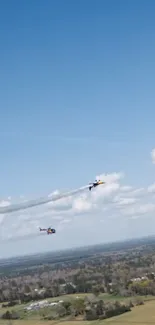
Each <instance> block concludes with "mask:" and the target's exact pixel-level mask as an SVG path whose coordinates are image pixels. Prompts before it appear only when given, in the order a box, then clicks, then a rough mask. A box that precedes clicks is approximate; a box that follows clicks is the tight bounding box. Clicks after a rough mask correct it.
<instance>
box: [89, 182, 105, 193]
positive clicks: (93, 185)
mask: <svg viewBox="0 0 155 325" xmlns="http://www.w3.org/2000/svg"><path fill="white" fill-rule="evenodd" d="M101 184H105V182H103V181H100V179H99V180H98V181H97V180H95V182H94V183H89V185H90V186H89V191H91V189H92V188H93V187H96V186H98V185H101Z"/></svg>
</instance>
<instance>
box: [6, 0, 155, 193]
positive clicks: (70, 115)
mask: <svg viewBox="0 0 155 325" xmlns="http://www.w3.org/2000/svg"><path fill="white" fill-rule="evenodd" d="M154 12H155V2H154V1H153V0H150V1H144V0H141V1H138V0H134V1H133V0H131V1H123V0H117V1H115V0H109V1H103V0H98V1H95V0H89V1H88V0H84V1H83V0H78V1H71V0H66V1H63V0H57V1H50V0H46V1H37V0H34V1H30V0H27V1H19V0H18V1H17V0H14V2H12V1H9V0H7V1H5V2H4V1H3V2H2V3H1V4H0V40H1V51H0V71H1V76H0V88H1V96H0V108H1V118H0V145H1V168H0V179H1V191H0V197H1V198H2V199H3V198H6V197H8V196H11V197H15V198H17V197H19V196H20V195H25V196H26V197H29V198H31V197H37V196H40V195H45V194H48V193H49V192H50V191H53V190H55V189H62V190H63V189H71V188H77V187H78V186H82V185H84V184H86V183H87V182H89V181H91V180H92V179H93V178H94V177H95V175H97V174H102V173H112V172H119V171H124V172H125V173H126V182H127V183H130V184H131V185H133V186H139V187H141V186H147V185H149V184H150V183H153V181H154V168H153V165H152V164H151V159H150V152H151V150H152V148H153V147H154V120H155V110H154V104H155V99H154V85H155V60H154V58H155V41H154V35H155V19H154Z"/></svg>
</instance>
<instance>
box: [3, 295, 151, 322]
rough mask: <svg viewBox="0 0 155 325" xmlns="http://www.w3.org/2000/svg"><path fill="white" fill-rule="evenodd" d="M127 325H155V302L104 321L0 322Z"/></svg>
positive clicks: (35, 320)
mask: <svg viewBox="0 0 155 325" xmlns="http://www.w3.org/2000/svg"><path fill="white" fill-rule="evenodd" d="M3 324H4V325H6V324H8V325H26V324H29V325H45V324H49V325H61V324H63V325H98V324H100V325H103V324H107V325H108V324H109V325H115V324H117V325H125V324H132V325H137V324H144V325H149V324H155V301H149V302H147V303H146V304H145V305H144V306H137V307H134V308H133V309H132V311H131V312H128V313H126V314H123V315H120V316H116V317H112V318H109V319H106V320H102V321H98V320H97V321H80V320H74V321H39V320H37V319H34V320H33V319H31V320H18V321H11V322H10V324H9V322H8V321H2V320H1V321H0V325H3Z"/></svg>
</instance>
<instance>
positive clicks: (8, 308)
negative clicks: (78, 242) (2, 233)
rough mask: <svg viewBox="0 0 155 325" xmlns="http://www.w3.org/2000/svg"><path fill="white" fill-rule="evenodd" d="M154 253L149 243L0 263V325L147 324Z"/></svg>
mask: <svg viewBox="0 0 155 325" xmlns="http://www.w3.org/2000/svg"><path fill="white" fill-rule="evenodd" d="M154 252H155V238H154V237H150V238H143V239H141V240H135V241H127V242H119V243H113V244H109V245H98V246H94V247H87V248H81V249H79V250H75V251H73V250H72V251H65V252H63V251H62V252H58V253H48V254H45V255H42V256H41V257H39V256H37V255H36V256H35V257H34V256H29V257H28V256H25V257H22V258H20V257H18V258H15V259H12V260H11V262H10V261H9V259H8V260H6V259H5V260H1V269H0V270H1V277H0V324H6V325H8V324H9V325H11V324H14V325H16V324H21V325H22V324H23V325H24V324H30V325H31V324H51V325H54V324H61V323H63V324H64V325H67V324H68V325H75V324H82V325H87V324H92V325H93V324H94V325H95V324H98V323H99V324H105V323H110V324H115V323H116V324H122V323H123V324H125V323H129V324H130V323H131V324H133V325H134V324H138V323H139V324H150V323H153V322H154V320H155V253H154ZM39 259H40V260H39ZM47 260H48V262H47Z"/></svg>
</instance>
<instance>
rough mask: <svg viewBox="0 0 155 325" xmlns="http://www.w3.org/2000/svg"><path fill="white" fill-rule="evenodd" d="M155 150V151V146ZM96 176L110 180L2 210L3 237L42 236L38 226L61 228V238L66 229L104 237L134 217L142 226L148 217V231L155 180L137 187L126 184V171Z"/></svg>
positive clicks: (153, 209)
mask: <svg viewBox="0 0 155 325" xmlns="http://www.w3.org/2000/svg"><path fill="white" fill-rule="evenodd" d="M152 152H155V149H153V150H152ZM152 152H151V157H152V162H153V163H154V159H153V154H152ZM96 178H100V179H102V180H104V181H105V182H106V184H105V185H101V186H98V187H96V188H94V189H93V190H92V191H91V192H90V191H89V190H88V189H85V191H84V192H79V191H77V192H76V193H75V195H74V196H72V195H68V196H67V197H64V198H62V199H61V200H58V201H53V202H52V201H51V202H47V203H46V204H44V205H42V206H38V207H34V208H33V209H27V210H25V211H16V212H13V213H9V214H1V215H0V225H1V227H0V239H1V241H6V240H7V241H8V240H9V241H10V240H12V241H16V240H21V239H25V240H26V239H30V238H35V237H42V235H41V234H40V232H39V229H38V228H39V227H40V226H41V227H48V226H52V227H55V228H56V230H57V233H56V235H54V236H56V237H57V236H58V238H59V239H60V235H61V236H64V237H63V238H66V237H65V235H64V234H65V233H67V236H70V240H71V239H72V240H74V238H75V237H76V236H78V237H79V236H81V238H82V236H83V235H82V234H85V236H86V237H87V236H88V235H89V236H92V237H91V238H92V242H93V241H94V237H93V233H94V231H96V233H97V232H98V233H99V234H100V238H102V233H103V234H105V232H106V229H110V230H109V231H110V234H111V236H112V234H115V232H116V231H117V233H119V232H120V235H121V232H123V231H124V230H123V229H124V228H123V227H124V226H122V225H126V228H127V227H128V226H130V222H131V221H132V222H134V223H135V225H136V227H138V224H136V222H137V220H138V222H139V225H140V222H141V220H142V219H146V221H147V222H146V223H145V225H146V227H145V229H144V230H145V231H146V235H147V224H148V223H149V218H153V219H152V220H154V214H155V183H152V184H149V185H148V186H147V187H133V186H132V185H131V184H126V182H125V174H124V173H122V172H114V173H111V174H108V175H105V174H102V175H98V176H96ZM53 195H59V193H58V191H56V192H54V193H51V194H49V197H53ZM25 200H26V198H25ZM12 203H13V202H12V199H11V198H8V199H7V200H4V201H1V202H0V207H1V208H4V207H8V206H9V205H10V204H12ZM152 222H154V221H152ZM134 223H132V225H133V228H132V230H131V228H130V237H131V236H132V233H133V234H134ZM154 225H155V222H154ZM94 227H95V230H94ZM107 227H108V228H107ZM110 227H111V228H110ZM135 229H138V228H135ZM136 233H137V230H136ZM69 234H70V235H69ZM79 234H80V235H79ZM137 235H138V234H137ZM44 236H46V234H45V235H44ZM49 237H50V236H49ZM56 237H55V238H56ZM110 238H111V237H110ZM67 239H68V238H67ZM67 239H65V240H67ZM54 240H55V239H54ZM103 241H104V240H103ZM81 243H82V242H81Z"/></svg>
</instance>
